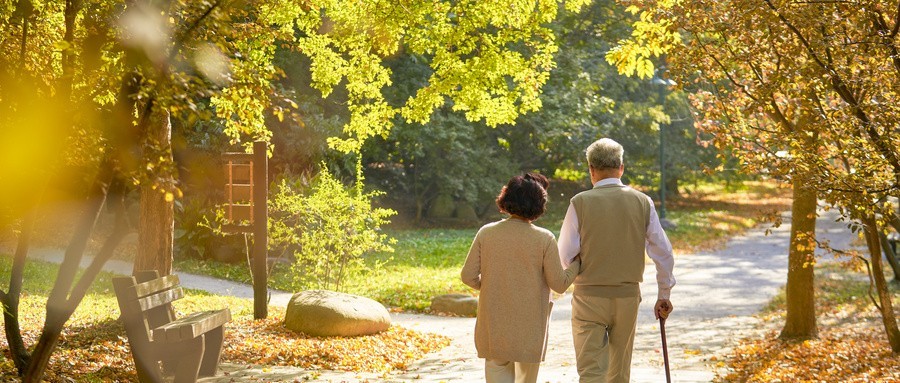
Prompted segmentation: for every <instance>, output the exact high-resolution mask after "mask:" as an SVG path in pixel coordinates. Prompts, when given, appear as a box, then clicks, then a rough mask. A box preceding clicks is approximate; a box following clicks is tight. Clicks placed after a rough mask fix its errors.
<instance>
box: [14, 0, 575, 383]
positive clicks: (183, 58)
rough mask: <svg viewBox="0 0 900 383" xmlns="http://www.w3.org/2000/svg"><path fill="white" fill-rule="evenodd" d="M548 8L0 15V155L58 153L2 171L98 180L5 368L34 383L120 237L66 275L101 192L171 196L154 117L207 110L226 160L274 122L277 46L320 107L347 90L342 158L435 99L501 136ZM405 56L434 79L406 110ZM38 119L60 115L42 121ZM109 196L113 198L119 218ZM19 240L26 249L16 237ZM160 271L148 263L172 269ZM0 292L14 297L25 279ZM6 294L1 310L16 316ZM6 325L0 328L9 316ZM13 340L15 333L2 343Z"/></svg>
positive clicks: (535, 88) (218, 4)
mask: <svg viewBox="0 0 900 383" xmlns="http://www.w3.org/2000/svg"><path fill="white" fill-rule="evenodd" d="M585 2H586V0H579V1H568V2H566V7H567V8H569V9H577V8H578V7H580V6H581V5H583V4H584V3H585ZM558 6H559V4H558V3H557V2H556V1H555V0H541V1H538V2H514V3H509V2H501V1H478V2H457V1H440V2H434V1H411V2H392V1H379V0H372V1H364V2H358V1H354V2H347V1H329V0H322V1H312V2H306V3H302V4H300V3H294V2H285V1H278V0H258V1H247V2H232V1H227V0H204V1H188V0H173V1H167V2H155V1H150V0H129V1H114V0H82V1H73V0H66V1H62V0H46V1H32V0H0V52H3V53H2V55H0V79H2V81H0V110H2V111H3V115H2V116H0V124H2V125H0V132H2V133H3V134H10V135H11V137H9V138H13V139H14V140H11V141H7V140H2V141H3V142H4V143H7V142H15V143H16V144H17V145H19V146H20V147H21V148H20V150H16V151H11V153H13V154H15V153H20V154H22V155H23V156H24V157H25V158H33V157H35V156H34V155H30V154H29V153H27V152H28V151H35V152H37V153H45V151H44V150H41V149H53V148H54V146H52V145H45V144H46V143H58V142H59V141H62V142H65V143H66V145H64V146H62V150H58V151H56V152H54V151H52V150H51V151H49V152H46V153H49V154H48V155H49V156H50V157H53V155H59V157H60V158H55V159H56V160H55V161H48V162H46V163H38V164H33V163H26V164H23V163H21V161H14V162H9V163H13V164H16V166H15V167H14V168H13V169H12V170H11V171H10V172H12V173H15V174H14V175H21V174H27V173H29V171H30V172H31V173H34V174H42V175H46V177H51V178H52V177H54V176H56V177H58V176H59V175H60V174H61V173H62V172H61V171H60V170H59V169H60V168H62V166H64V165H66V166H74V165H77V166H78V167H79V168H80V169H83V170H82V171H83V174H84V175H85V176H87V177H88V178H92V179H94V180H95V181H93V183H91V184H90V185H89V187H88V191H87V192H84V193H83V194H84V195H85V196H86V197H85V198H86V200H87V202H86V203H85V210H84V213H83V216H82V217H81V218H80V221H79V222H77V223H76V225H75V227H76V228H75V234H74V235H73V237H72V240H71V242H70V245H69V246H68V248H67V249H66V252H65V259H64V260H63V264H62V265H61V267H60V270H59V273H58V275H57V278H56V281H55V282H54V287H53V290H52V292H51V294H50V297H49V298H48V303H47V316H46V320H45V325H44V328H43V330H42V333H41V336H40V339H39V341H38V343H37V344H36V345H35V347H34V351H33V352H32V353H30V354H28V352H27V350H23V349H22V347H25V345H23V344H21V342H14V341H11V342H9V344H10V347H14V348H17V349H14V350H11V351H12V354H13V355H17V356H22V358H21V359H24V360H25V361H24V362H23V365H22V367H23V368H20V373H23V374H24V377H25V380H26V381H29V382H30V381H40V380H41V378H42V376H43V374H44V371H45V370H46V368H47V366H48V364H49V363H50V361H51V355H52V353H53V350H54V349H55V346H56V343H57V341H58V339H59V335H60V334H61V332H62V329H63V326H64V324H65V323H66V321H67V320H68V318H69V317H70V316H71V315H72V313H73V312H74V310H75V308H76V307H77V306H78V305H79V304H80V302H81V300H82V298H83V297H84V294H85V292H86V291H87V288H88V287H89V286H90V284H91V283H93V281H94V279H95V278H96V276H97V275H98V273H99V272H100V270H101V268H102V265H103V264H104V263H105V262H106V260H108V259H109V258H110V257H111V256H112V254H113V252H114V250H115V248H116V245H117V244H118V242H119V241H120V240H121V238H122V237H123V236H124V233H125V232H126V231H125V230H126V229H127V225H124V224H117V225H115V228H116V230H115V231H114V233H113V234H112V235H111V236H110V237H109V238H108V239H107V241H106V242H105V244H104V246H103V248H102V249H101V251H100V253H99V254H98V256H97V257H95V258H94V260H93V261H92V263H91V264H90V266H89V267H88V268H87V270H86V271H85V272H84V273H82V274H80V275H79V274H78V264H79V263H80V261H81V259H82V257H83V255H84V252H85V248H86V243H87V240H88V239H89V237H90V235H91V233H92V231H93V227H94V224H95V223H96V221H97V217H98V214H99V212H100V209H101V208H102V206H103V205H104V204H105V203H107V202H108V200H109V199H110V198H111V197H109V195H110V194H109V190H110V188H111V187H113V186H114V185H119V184H121V185H122V186H121V188H122V189H124V188H125V185H127V186H132V187H133V186H138V185H140V187H142V188H145V187H148V188H149V190H154V188H155V190H156V192H157V193H159V195H157V198H159V197H161V198H162V201H163V202H164V203H162V204H158V205H156V206H158V207H156V208H149V209H153V210H155V209H162V210H164V211H163V212H162V213H163V214H167V210H168V209H169V205H167V203H170V202H171V200H172V199H174V198H177V197H178V196H179V194H180V191H179V189H178V185H177V183H176V182H174V180H175V173H174V172H173V171H172V169H173V168H174V166H172V164H171V162H172V160H171V157H170V156H169V155H166V154H167V153H169V149H168V148H169V143H168V142H167V141H168V138H167V137H168V134H167V133H166V132H165V130H166V129H167V127H168V121H166V117H164V116H165V115H166V114H170V115H171V116H173V118H176V117H179V118H180V117H184V116H190V115H194V114H197V113H198V111H203V110H204V108H203V105H205V104H206V103H207V102H208V103H209V104H210V105H211V106H212V113H209V114H207V115H203V114H200V115H199V117H200V118H217V119H219V121H221V123H222V126H223V127H224V128H223V130H222V134H224V135H226V136H228V137H230V138H231V139H232V142H233V143H234V144H235V145H239V144H247V143H248V142H249V141H253V140H257V139H263V140H266V139H268V138H269V136H270V134H271V133H270V131H269V130H268V129H266V127H265V124H264V122H265V115H266V114H267V113H273V109H271V108H270V106H271V104H272V99H273V98H276V97H280V95H278V94H277V93H276V89H275V88H274V87H273V86H272V84H271V82H272V79H273V78H275V77H276V75H277V74H278V73H279V71H278V69H277V68H276V67H275V66H274V65H273V57H274V50H275V49H274V47H275V46H277V45H279V44H287V45H291V46H293V47H295V48H296V49H298V50H299V51H301V52H302V53H303V54H305V55H307V56H308V57H309V58H310V59H311V63H312V64H311V68H310V70H311V72H312V85H313V86H314V87H316V88H317V89H319V90H320V91H322V92H323V94H328V93H329V92H330V91H331V90H332V89H333V88H334V87H335V86H337V85H338V84H339V83H344V86H345V87H346V90H347V94H348V103H347V105H348V110H349V115H350V120H349V122H348V123H347V125H346V126H345V136H344V137H341V138H334V139H333V140H332V141H331V142H332V145H333V146H334V147H335V148H338V149H340V150H343V151H347V152H351V151H356V150H358V149H359V147H360V146H361V145H362V142H363V141H365V140H366V139H367V138H369V137H372V136H373V135H380V134H386V133H387V132H388V129H389V127H390V120H391V118H392V117H393V116H395V115H402V116H404V117H405V118H408V119H410V120H413V121H425V120H427V118H428V116H430V114H431V111H432V110H434V109H435V108H437V107H440V106H442V105H443V104H444V102H445V100H446V99H449V100H452V101H453V105H454V108H455V109H456V110H461V111H464V112H465V113H466V116H467V118H470V119H472V120H479V119H483V120H485V121H486V123H488V124H491V125H496V124H500V123H509V122H511V121H513V120H514V119H515V117H516V116H518V115H519V114H521V113H525V112H528V111H533V110H535V109H537V108H538V107H539V106H540V100H539V99H538V96H539V94H540V89H541V87H542V85H543V84H544V83H545V82H546V79H547V76H548V73H549V70H550V69H551V68H552V66H553V61H552V55H553V53H554V52H556V50H557V46H556V44H555V41H554V39H553V35H552V33H550V32H549V29H548V27H547V24H548V23H549V22H551V21H552V20H553V19H554V18H555V17H556V14H557V9H558ZM401 46H403V47H405V49H407V50H409V51H411V52H414V53H416V54H419V55H421V56H422V57H427V59H428V61H429V62H430V66H431V67H432V69H433V73H432V75H431V76H430V77H429V78H428V81H427V82H426V83H425V84H424V85H423V86H422V87H421V88H420V89H419V90H418V91H416V94H415V96H414V97H411V98H410V99H409V100H407V101H406V103H405V104H404V105H402V106H397V107H393V106H390V105H388V104H387V103H385V102H384V100H383V96H382V94H381V91H382V89H383V88H384V87H386V86H389V85H390V81H389V74H390V71H389V70H388V69H387V67H386V66H385V65H384V64H383V60H384V58H385V57H388V56H391V55H394V54H396V53H397V52H398V51H399V49H400V47H401ZM56 52H62V54H56ZM28 100H37V102H30V101H29V102H26V101H28ZM47 105H59V109H57V110H50V111H47V110H46V106H47ZM41 112H43V114H42V113H41ZM11 116H13V117H15V118H13V117H11ZM32 118H33V119H32ZM41 122H48V123H47V124H46V126H49V127H51V130H57V131H58V132H61V134H55V135H54V134H47V135H43V134H37V135H30V136H29V135H27V134H26V135H24V137H16V136H15V135H13V134H12V133H8V132H15V133H20V132H29V133H32V130H33V131H36V132H45V131H46V129H47V128H46V127H44V125H42V124H41ZM4 138H7V137H4ZM16 138H18V140H15V139H16ZM22 138H25V139H22ZM46 153H45V154H46ZM4 155H11V154H10V153H4ZM4 164H7V163H6V162H4ZM45 165H46V166H45ZM29 166H30V168H29ZM35 167H39V168H41V170H42V171H41V172H36V171H34V170H33V168H35ZM3 174H4V176H5V175H6V174H7V173H3ZM26 178H27V177H26ZM0 181H3V182H0V184H6V183H7V182H6V181H7V180H6V179H4V180H0ZM34 185H40V183H34V182H32V183H29V184H11V185H9V186H11V190H12V191H9V192H7V190H6V188H4V189H2V190H3V193H2V196H3V197H5V196H7V195H9V196H18V195H27V191H23V190H27V189H31V188H33V187H34ZM4 186H6V185H4ZM145 190H146V189H145ZM121 194H122V193H115V195H116V196H117V197H116V201H117V205H120V204H119V203H118V201H120V198H119V197H118V196H121ZM156 202H159V201H158V200H157V201H156ZM120 210H121V209H120ZM155 213H160V212H159V211H155ZM120 216H122V215H121V214H120ZM169 217H171V215H164V216H163V217H161V218H158V219H154V220H152V221H155V224H154V225H153V226H154V227H157V229H156V230H157V231H156V233H159V234H154V238H153V240H154V241H158V242H159V243H161V245H160V246H159V248H160V249H163V248H166V247H168V246H170V245H169V244H167V241H166V239H164V238H163V239H161V240H160V239H159V238H156V237H155V235H166V234H163V232H166V231H170V230H171V229H170V228H171V218H169ZM144 238H145V239H149V238H147V237H146V236H145V237H144ZM21 240H22V242H21V243H22V245H23V246H25V245H27V237H22V238H21ZM168 243H171V242H170V241H169V242H168ZM25 250H27V248H26V249H25ZM25 250H23V251H22V254H25V253H24V251H25ZM161 252H163V253H164V252H165V250H161ZM151 255H152V256H154V257H156V256H159V255H160V252H155V253H152V254H151ZM163 257H165V258H170V255H163ZM19 258H20V257H17V260H18V259H19ZM24 258H25V257H24V255H23V256H22V257H21V259H22V261H23V262H24ZM139 262H144V260H143V259H142V260H140V261H139ZM167 262H169V264H170V262H171V261H170V260H169V259H166V260H153V261H149V262H146V263H145V264H148V265H151V266H149V267H164V268H168V266H166V263H167ZM18 266H20V263H17V267H18ZM17 269H18V268H17ZM11 277H12V279H13V283H11V286H14V283H18V281H17V280H16V279H17V278H19V279H20V277H21V275H19V273H14V275H13V276H11ZM10 290H11V291H10V292H8V293H16V291H14V290H13V289H10ZM5 295H7V296H6V297H5V298H6V299H4V301H5V303H10V302H12V303H14V300H15V298H12V299H10V297H9V294H5ZM7 306H14V305H9V304H8V305H7ZM11 314H12V315H11V316H7V315H5V318H7V319H8V320H11V319H14V318H11V317H17V315H18V314H17V313H16V312H12V313H11ZM7 325H8V326H10V327H16V326H17V325H16V323H14V322H7ZM16 332H18V333H19V334H21V330H20V329H8V330H7V334H10V333H13V335H15V334H14V333H16ZM25 355H28V356H27V357H25Z"/></svg>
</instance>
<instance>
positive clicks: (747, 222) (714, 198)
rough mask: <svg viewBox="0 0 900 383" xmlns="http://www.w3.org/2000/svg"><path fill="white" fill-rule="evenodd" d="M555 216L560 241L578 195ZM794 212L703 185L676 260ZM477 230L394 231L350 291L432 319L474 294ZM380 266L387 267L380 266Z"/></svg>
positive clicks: (280, 285) (194, 264) (671, 206)
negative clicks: (468, 281) (464, 271)
mask: <svg viewBox="0 0 900 383" xmlns="http://www.w3.org/2000/svg"><path fill="white" fill-rule="evenodd" d="M552 192H553V186H552V185H551V198H550V203H549V206H548V209H547V210H548V213H547V214H546V215H545V216H544V217H541V218H540V219H539V220H537V221H535V224H537V225H539V226H543V227H547V228H548V229H550V230H551V231H553V232H555V233H556V234H559V228H560V226H561V225H562V219H563V216H564V215H565V211H566V208H567V206H568V200H569V198H570V197H571V195H561V196H560V195H554V194H553V193H552ZM789 207H790V191H789V190H788V189H783V188H779V187H777V186H776V185H775V184H772V183H763V182H747V183H745V184H743V185H740V187H738V188H736V189H735V190H726V189H725V188H724V187H723V186H721V185H712V184H709V185H700V186H699V187H696V188H694V189H693V190H691V191H690V193H689V194H688V193H685V194H683V195H682V196H680V197H677V198H671V199H670V200H669V201H668V203H667V210H668V215H667V218H668V219H670V220H671V221H673V222H674V223H675V224H676V225H677V227H676V228H675V229H673V230H669V231H668V234H669V238H670V240H671V241H672V243H673V246H674V248H675V253H676V256H678V255H680V254H688V253H691V252H695V251H698V250H706V249H712V248H716V247H718V246H721V245H722V244H723V243H724V241H725V240H727V239H728V238H730V237H732V236H734V235H737V234H739V233H741V232H743V231H745V230H747V229H749V228H751V227H753V226H755V225H756V224H757V223H758V222H759V218H761V217H762V216H763V215H764V214H767V213H772V212H780V211H784V210H786V209H788V208H789ZM477 230H478V227H471V228H466V229H452V230H451V229H403V230H396V229H394V230H390V229H389V230H388V233H389V234H390V235H391V236H393V237H394V238H396V239H397V245H395V251H394V253H379V254H373V255H371V256H369V258H368V259H367V260H366V262H367V266H368V267H367V269H365V270H359V271H357V272H355V273H353V274H352V275H350V276H348V278H347V281H346V283H345V290H346V291H347V292H350V293H355V294H360V295H364V296H367V297H370V298H373V299H375V300H377V301H379V302H381V303H383V304H385V305H387V306H389V307H393V308H396V309H398V310H406V311H418V312H422V311H427V310H428V307H429V305H430V302H431V297H433V296H434V295H438V294H446V293H456V292H462V293H467V294H475V293H476V292H475V291H472V290H471V289H469V288H468V287H467V286H465V285H463V284H462V282H460V281H459V270H460V268H462V264H463V262H464V261H465V257H466V253H467V252H468V249H469V245H471V243H472V238H474V236H475V233H476V231H477ZM378 265H380V266H378ZM175 267H176V269H177V270H179V271H183V272H191V273H201V274H207V275H212V276H216V277H220V278H226V279H231V280H236V281H241V282H245V283H250V274H249V271H248V267H247V265H246V264H233V265H228V264H223V263H218V262H214V261H199V260H196V259H179V260H176V265H175ZM270 286H271V287H273V288H276V289H281V290H288V291H290V290H292V289H293V288H292V285H291V276H290V268H289V267H287V266H284V265H279V266H277V267H276V268H275V269H274V270H273V272H272V275H271V278H270Z"/></svg>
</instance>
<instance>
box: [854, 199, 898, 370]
mask: <svg viewBox="0 0 900 383" xmlns="http://www.w3.org/2000/svg"><path fill="white" fill-rule="evenodd" d="M862 223H863V225H864V226H865V234H866V245H868V247H869V255H870V257H871V261H872V274H873V275H872V277H873V279H875V290H876V291H877V293H878V301H879V303H880V304H881V307H879V308H878V309H879V310H880V311H881V320H882V322H883V323H884V330H885V332H887V336H888V342H890V344H891V351H893V352H894V354H897V353H900V329H898V328H897V318H896V317H895V316H894V305H893V303H892V302H891V293H890V292H889V291H888V287H887V280H885V278H884V267H883V266H882V264H881V239H880V238H879V237H878V226H877V224H876V223H875V217H873V216H870V215H867V216H865V218H863V219H862Z"/></svg>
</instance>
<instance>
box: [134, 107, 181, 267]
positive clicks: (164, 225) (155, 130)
mask: <svg viewBox="0 0 900 383" xmlns="http://www.w3.org/2000/svg"><path fill="white" fill-rule="evenodd" d="M146 135H147V141H146V143H145V144H144V147H143V150H144V152H145V153H144V158H145V160H146V161H149V163H152V164H158V165H157V166H156V167H155V168H154V169H155V171H154V172H153V174H151V175H150V177H149V179H150V181H149V182H146V183H144V184H142V185H141V188H140V190H141V213H140V215H141V217H140V226H139V229H138V230H139V231H138V253H137V257H136V258H135V260H134V270H133V271H134V272H135V273H136V272H138V271H144V270H156V271H159V275H160V276H163V275H169V274H171V273H172V253H173V248H172V246H173V245H172V243H173V242H172V240H173V236H174V233H175V202H174V201H175V200H174V194H173V193H174V191H173V184H174V181H173V174H172V164H173V161H172V145H171V141H172V124H171V122H170V120H169V112H168V111H167V110H164V109H161V108H158V107H153V108H152V111H151V112H150V118H149V120H148V123H147V130H146ZM159 162H162V163H161V164H160V163H159Z"/></svg>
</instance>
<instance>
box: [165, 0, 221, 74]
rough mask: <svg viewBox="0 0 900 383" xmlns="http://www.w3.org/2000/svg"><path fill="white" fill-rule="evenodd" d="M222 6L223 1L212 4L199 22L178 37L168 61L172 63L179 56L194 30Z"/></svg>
mask: <svg viewBox="0 0 900 383" xmlns="http://www.w3.org/2000/svg"><path fill="white" fill-rule="evenodd" d="M221 4H222V1H221V0H216V1H215V2H214V3H212V4H211V5H210V6H209V8H207V9H206V11H205V12H203V14H202V15H200V17H198V18H197V20H194V22H193V23H191V25H190V26H189V27H188V28H187V29H185V30H184V32H182V33H181V34H180V35H179V36H178V38H177V39H175V45H174V46H173V47H172V51H171V52H169V59H168V62H171V61H172V60H174V59H175V55H177V54H178V52H179V51H181V48H182V47H184V44H185V43H186V42H187V39H188V37H190V35H191V34H192V33H194V30H196V29H197V28H199V27H200V24H202V23H203V21H204V20H206V18H207V17H209V15H211V14H212V12H213V11H214V10H215V9H216V8H218V7H219V5H221Z"/></svg>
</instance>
